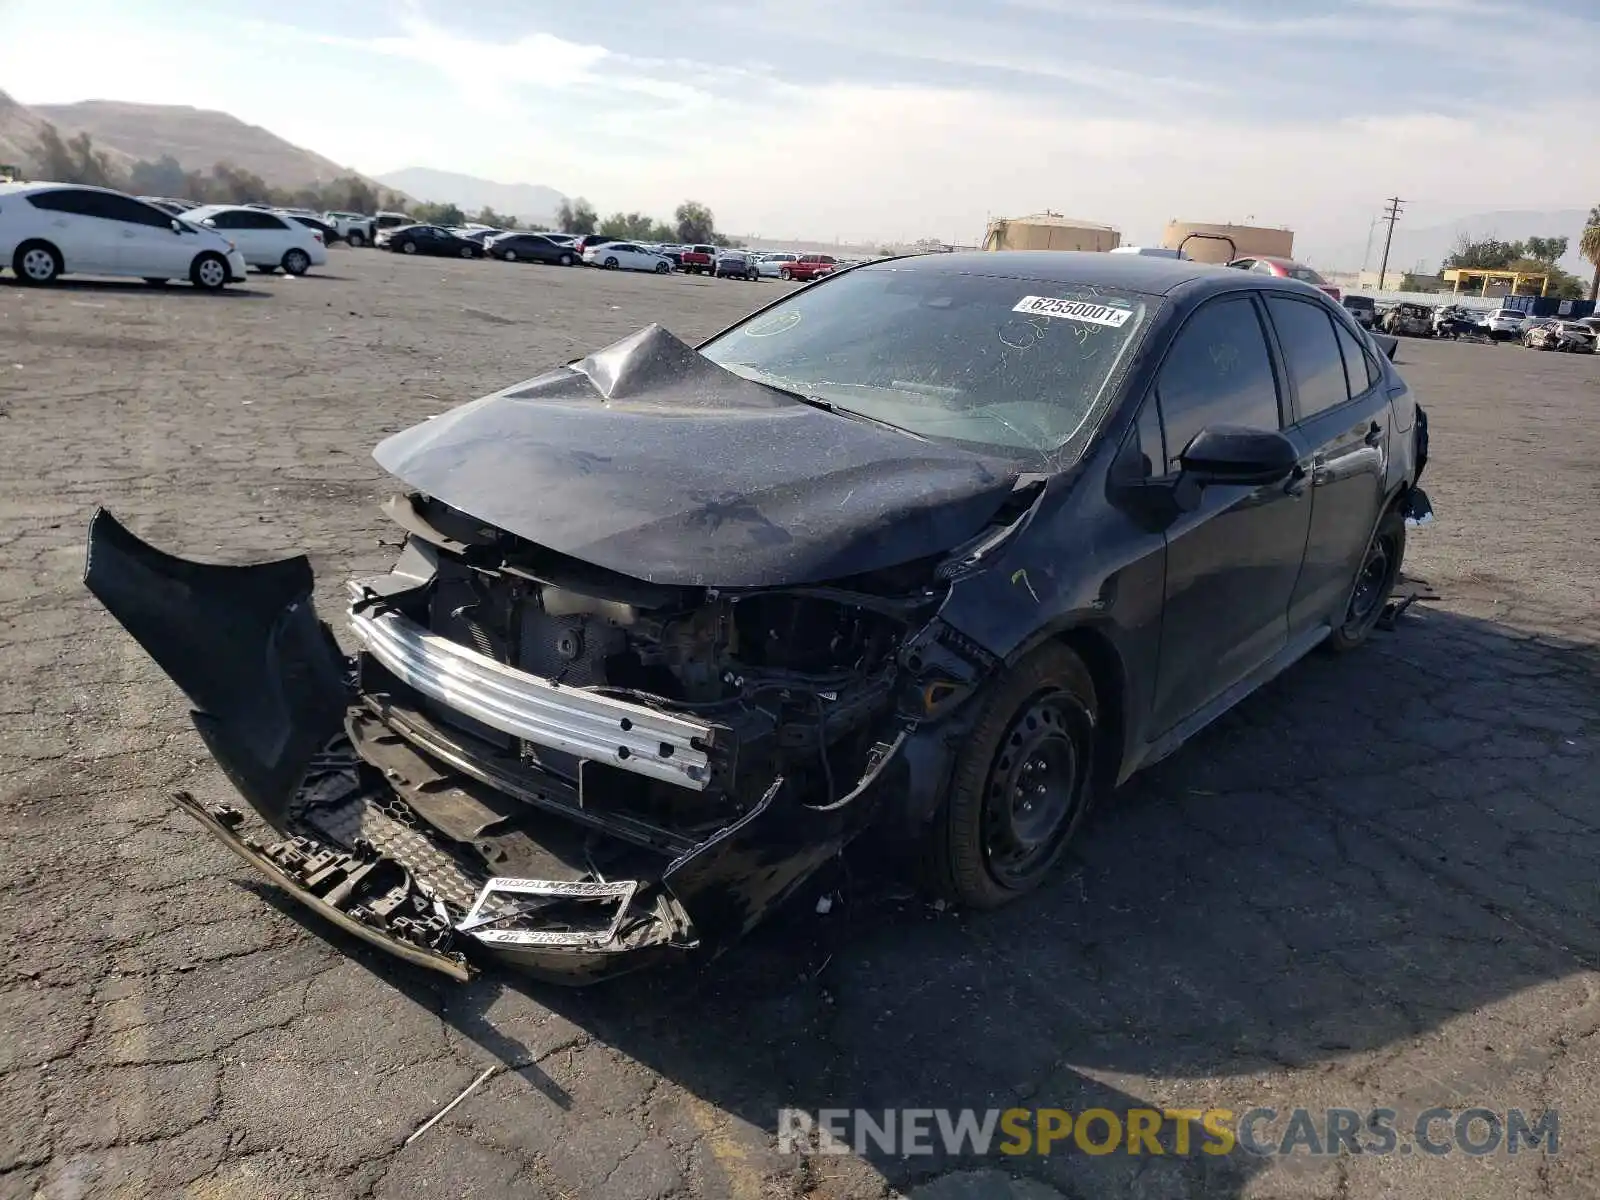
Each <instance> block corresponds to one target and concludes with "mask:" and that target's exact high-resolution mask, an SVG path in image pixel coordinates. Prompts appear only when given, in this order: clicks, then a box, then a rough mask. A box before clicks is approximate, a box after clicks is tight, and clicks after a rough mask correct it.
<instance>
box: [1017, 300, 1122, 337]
mask: <svg viewBox="0 0 1600 1200" xmlns="http://www.w3.org/2000/svg"><path fill="white" fill-rule="evenodd" d="M1011 311H1012V312H1019V313H1027V314H1028V315H1030V316H1036V317H1058V318H1061V319H1064V320H1068V321H1087V322H1088V323H1089V324H1091V325H1109V326H1110V327H1111V328H1113V329H1121V328H1122V327H1123V326H1124V325H1126V324H1127V323H1128V318H1129V317H1131V316H1133V310H1131V309H1127V308H1115V307H1113V306H1112V305H1109V304H1096V303H1094V302H1093V301H1092V300H1066V299H1057V298H1055V297H1052V296H1024V297H1023V298H1022V299H1021V300H1018V301H1017V303H1016V304H1015V305H1013V306H1012V309H1011Z"/></svg>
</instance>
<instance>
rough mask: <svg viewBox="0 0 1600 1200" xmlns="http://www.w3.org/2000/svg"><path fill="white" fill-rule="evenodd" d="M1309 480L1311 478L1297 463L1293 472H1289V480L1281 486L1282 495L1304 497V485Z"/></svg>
mask: <svg viewBox="0 0 1600 1200" xmlns="http://www.w3.org/2000/svg"><path fill="white" fill-rule="evenodd" d="M1310 479H1311V476H1310V474H1309V473H1308V472H1307V471H1306V469H1305V468H1304V467H1302V466H1301V465H1300V464H1299V463H1295V465H1294V470H1292V471H1290V472H1289V478H1288V480H1287V481H1285V483H1284V485H1283V494H1284V495H1285V496H1303V495H1305V491H1306V484H1307V482H1309V481H1310Z"/></svg>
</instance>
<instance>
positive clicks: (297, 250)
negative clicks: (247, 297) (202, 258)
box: [183, 204, 328, 275]
mask: <svg viewBox="0 0 1600 1200" xmlns="http://www.w3.org/2000/svg"><path fill="white" fill-rule="evenodd" d="M183 219H184V220H185V221H188V222H189V223H190V224H193V225H201V226H204V227H205V228H206V229H215V230H216V231H217V232H218V233H220V234H222V235H223V236H224V237H226V238H228V239H229V240H230V241H232V242H233V243H234V245H236V246H238V247H239V253H241V254H243V255H244V260H245V262H247V263H249V264H250V265H251V266H252V267H254V268H256V270H258V271H263V272H266V273H267V274H271V273H272V272H273V271H276V270H277V269H278V268H279V267H282V268H283V269H284V270H285V271H287V272H288V273H289V274H291V275H304V274H305V273H306V272H307V271H308V270H310V269H311V268H312V267H320V266H322V265H323V264H324V263H326V262H327V261H328V248H327V247H326V246H324V245H323V244H322V235H321V234H320V233H318V232H317V231H316V230H315V229H310V228H307V227H306V226H304V225H302V224H300V222H298V221H294V220H291V219H290V218H288V217H286V216H282V215H280V214H278V213H272V212H267V211H266V210H264V209H260V208H244V207H240V206H235V205H232V204H207V205H205V206H204V207H202V208H191V209H190V210H189V211H188V212H186V213H184V214H183Z"/></svg>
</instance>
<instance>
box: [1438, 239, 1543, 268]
mask: <svg viewBox="0 0 1600 1200" xmlns="http://www.w3.org/2000/svg"><path fill="white" fill-rule="evenodd" d="M1526 254H1527V247H1526V246H1524V245H1523V244H1522V243H1521V242H1502V241H1499V240H1497V239H1495V238H1485V239H1484V240H1483V241H1481V242H1475V241H1473V240H1472V235H1471V234H1469V233H1462V234H1461V235H1460V236H1458V237H1457V238H1456V245H1455V249H1454V250H1452V251H1451V252H1450V254H1449V256H1448V257H1447V258H1446V259H1445V260H1444V270H1446V271H1448V270H1451V269H1453V268H1455V269H1468V270H1476V271H1504V270H1507V269H1508V268H1509V267H1510V265H1511V264H1512V263H1513V262H1515V261H1516V260H1517V259H1519V258H1523V257H1524V256H1526Z"/></svg>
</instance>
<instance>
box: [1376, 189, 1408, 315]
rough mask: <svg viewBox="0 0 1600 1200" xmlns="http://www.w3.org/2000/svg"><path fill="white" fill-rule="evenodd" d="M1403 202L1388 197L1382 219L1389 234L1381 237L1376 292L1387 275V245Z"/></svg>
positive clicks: (1391, 238) (1392, 238)
mask: <svg viewBox="0 0 1600 1200" xmlns="http://www.w3.org/2000/svg"><path fill="white" fill-rule="evenodd" d="M1404 203H1405V201H1404V200H1402V199H1400V197H1399V196H1390V197H1389V200H1388V204H1389V207H1388V208H1387V209H1386V210H1385V211H1384V214H1383V219H1384V220H1385V221H1387V222H1389V232H1388V233H1386V234H1384V235H1383V266H1381V267H1379V268H1378V290H1379V291H1380V292H1381V291H1382V290H1383V278H1384V276H1385V275H1387V274H1388V273H1389V243H1390V242H1392V241H1394V223H1395V222H1396V221H1398V220H1399V219H1400V217H1401V214H1402V210H1401V208H1400V206H1401V205H1402V204H1404Z"/></svg>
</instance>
